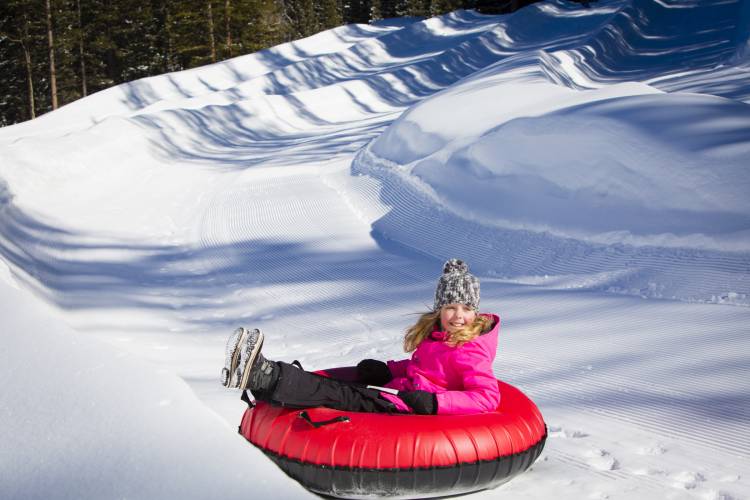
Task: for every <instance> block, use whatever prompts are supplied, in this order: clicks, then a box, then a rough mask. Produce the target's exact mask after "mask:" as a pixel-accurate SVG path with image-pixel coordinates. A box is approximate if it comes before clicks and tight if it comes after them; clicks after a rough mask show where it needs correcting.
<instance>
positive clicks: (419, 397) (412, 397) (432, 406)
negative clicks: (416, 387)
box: [398, 391, 438, 415]
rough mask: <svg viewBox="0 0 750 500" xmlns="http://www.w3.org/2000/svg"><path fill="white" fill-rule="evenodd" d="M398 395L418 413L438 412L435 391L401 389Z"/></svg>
mask: <svg viewBox="0 0 750 500" xmlns="http://www.w3.org/2000/svg"><path fill="white" fill-rule="evenodd" d="M398 397H400V398H401V401H403V402H404V403H406V404H407V405H408V406H409V408H411V409H412V410H414V413H416V414H417V415H435V414H436V413H437V410H438V407H437V395H435V393H434V392H427V391H399V393H398Z"/></svg>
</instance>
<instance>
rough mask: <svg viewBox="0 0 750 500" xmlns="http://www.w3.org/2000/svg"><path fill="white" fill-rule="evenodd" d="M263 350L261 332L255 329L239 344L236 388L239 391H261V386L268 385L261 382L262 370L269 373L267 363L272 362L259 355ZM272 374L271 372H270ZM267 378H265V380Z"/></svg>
mask: <svg viewBox="0 0 750 500" xmlns="http://www.w3.org/2000/svg"><path fill="white" fill-rule="evenodd" d="M262 348H263V332H261V331H260V330H258V329H257V328H255V329H254V330H252V331H250V332H249V333H248V335H247V336H246V337H245V339H244V341H243V342H242V343H241V344H240V347H239V350H240V365H239V367H238V372H239V373H238V375H239V377H238V378H239V381H238V387H240V388H241V389H250V390H251V391H252V390H262V389H263V385H264V382H265V385H267V384H268V383H269V381H264V380H263V373H264V371H263V369H265V370H266V371H269V368H268V363H273V362H272V361H268V360H266V358H264V357H263V356H261V354H260V350H261V349H262ZM270 371H271V372H273V370H272V369H271V370H270ZM267 377H268V376H266V378H267Z"/></svg>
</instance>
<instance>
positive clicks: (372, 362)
mask: <svg viewBox="0 0 750 500" xmlns="http://www.w3.org/2000/svg"><path fill="white" fill-rule="evenodd" d="M357 376H358V378H359V382H361V383H363V384H367V385H385V384H387V383H388V382H390V381H391V380H393V375H392V374H391V370H390V369H389V368H388V365H387V364H385V363H383V362H382V361H378V360H377V359H363V360H362V361H360V362H359V364H358V365H357Z"/></svg>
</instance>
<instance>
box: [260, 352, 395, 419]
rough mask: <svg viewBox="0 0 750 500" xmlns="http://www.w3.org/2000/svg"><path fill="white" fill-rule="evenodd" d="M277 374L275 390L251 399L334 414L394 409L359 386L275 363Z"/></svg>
mask: <svg viewBox="0 0 750 500" xmlns="http://www.w3.org/2000/svg"><path fill="white" fill-rule="evenodd" d="M276 363H277V364H278V365H279V368H280V373H279V378H278V381H277V382H276V386H275V387H274V388H273V389H272V390H270V391H267V392H253V396H255V398H256V399H258V400H260V401H265V402H267V403H271V404H274V405H277V406H284V407H287V408H312V407H315V406H325V407H328V408H333V409H334V410H343V411H361V412H369V413H390V412H395V411H396V405H394V404H393V403H391V402H390V401H388V400H386V399H383V398H381V397H380V392H379V391H377V390H375V389H368V388H367V387H365V386H364V385H362V384H357V383H354V382H345V381H340V380H335V379H332V378H328V377H324V376H322V375H317V374H315V373H310V372H306V371H305V370H302V369H301V368H297V367H296V366H294V365H290V364H289V363H284V362H282V361H276Z"/></svg>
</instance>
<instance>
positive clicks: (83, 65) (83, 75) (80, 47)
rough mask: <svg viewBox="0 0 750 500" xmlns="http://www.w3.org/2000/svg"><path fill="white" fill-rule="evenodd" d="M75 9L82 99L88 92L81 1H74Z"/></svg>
mask: <svg viewBox="0 0 750 500" xmlns="http://www.w3.org/2000/svg"><path fill="white" fill-rule="evenodd" d="M76 7H77V8H78V30H79V35H78V52H79V54H80V57H81V92H82V93H83V97H86V96H87V95H89V94H88V90H87V89H86V58H85V56H84V52H83V21H82V18H81V0H76Z"/></svg>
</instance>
